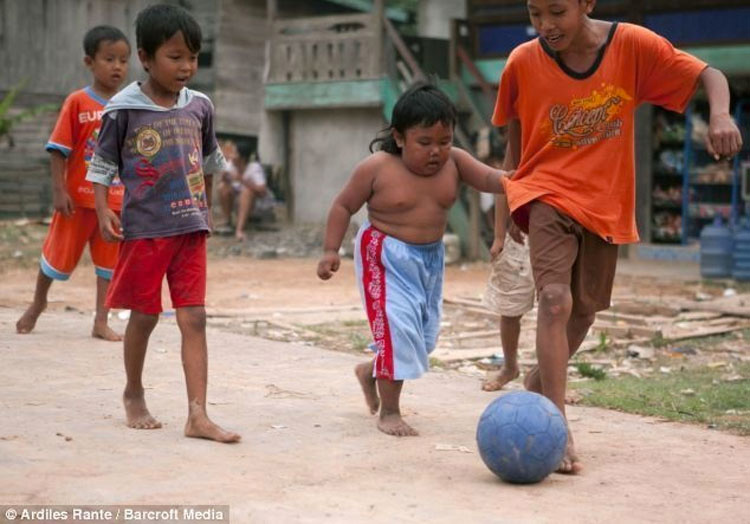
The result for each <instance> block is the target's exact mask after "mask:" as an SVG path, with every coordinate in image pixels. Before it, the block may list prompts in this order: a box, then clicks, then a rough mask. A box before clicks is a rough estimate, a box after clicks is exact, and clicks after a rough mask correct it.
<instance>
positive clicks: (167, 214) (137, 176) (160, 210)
mask: <svg viewBox="0 0 750 524" xmlns="http://www.w3.org/2000/svg"><path fill="white" fill-rule="evenodd" d="M134 86H135V88H136V89H137V90H138V91H137V92H133V89H131V87H132V85H131V87H129V88H128V89H126V90H125V91H131V99H135V102H136V103H133V104H129V105H128V104H127V103H122V102H121V103H120V104H119V105H118V104H117V103H115V104H114V106H113V108H112V109H110V107H109V106H108V107H107V109H105V115H104V118H103V121H102V127H101V131H100V133H99V142H98V144H97V147H96V151H95V158H94V162H92V166H91V167H90V168H89V174H88V178H89V179H90V180H92V181H94V182H99V183H104V184H106V183H107V182H106V180H107V179H109V176H110V175H111V173H112V172H113V171H117V172H119V175H120V179H121V180H122V183H123V185H124V186H125V197H124V200H123V207H122V216H121V220H122V229H123V235H124V236H125V238H126V239H134V238H155V237H167V236H173V235H179V234H184V233H191V232H194V231H208V230H209V226H208V204H207V199H206V182H205V179H204V167H205V168H206V169H207V170H208V169H209V166H212V168H213V167H216V165H217V160H221V158H222V157H221V154H220V150H219V149H218V144H217V142H216V136H215V134H214V128H213V106H212V104H211V102H210V100H209V99H208V98H206V97H205V96H203V95H201V94H199V93H196V92H194V91H189V90H183V91H185V92H184V93H181V96H180V101H179V102H178V104H177V105H176V106H175V107H173V108H170V109H165V108H160V107H158V106H153V107H148V104H149V103H151V102H150V100H148V99H147V97H145V95H143V93H142V92H141V91H140V87H139V86H137V85H134ZM125 94H126V95H127V93H125ZM144 99H145V100H144ZM113 102H117V100H116V99H113ZM144 102H145V103H144ZM151 104H153V103H151ZM97 157H98V158H97ZM219 165H220V164H219ZM213 172H214V169H212V170H211V173H213ZM103 179H104V180H103Z"/></svg>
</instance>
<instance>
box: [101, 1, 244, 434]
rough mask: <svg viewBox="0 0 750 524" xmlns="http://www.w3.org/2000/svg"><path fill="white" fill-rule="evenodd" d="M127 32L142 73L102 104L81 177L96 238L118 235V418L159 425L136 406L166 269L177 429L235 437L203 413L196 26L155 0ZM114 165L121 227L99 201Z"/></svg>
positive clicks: (211, 162)
mask: <svg viewBox="0 0 750 524" xmlns="http://www.w3.org/2000/svg"><path fill="white" fill-rule="evenodd" d="M136 37H137V40H138V57H139V58H140V60H141V63H142V64H143V68H144V69H145V70H146V71H147V73H148V80H146V81H145V82H144V83H142V84H140V83H138V82H133V83H132V84H130V85H129V86H128V87H126V88H125V89H123V91H122V92H120V93H119V94H118V95H117V96H115V97H114V98H113V99H112V100H111V101H110V103H109V105H107V107H106V109H105V111H104V116H103V123H102V129H101V133H100V135H99V143H98V144H97V147H96V152H95V154H94V158H93V159H92V161H91V165H90V167H89V172H88V175H87V178H88V179H89V180H91V181H92V182H94V192H95V195H96V211H97V214H98V216H99V223H100V225H101V229H102V235H103V236H104V237H105V238H108V239H112V240H114V239H118V238H119V239H122V240H123V242H122V246H121V249H120V256H119V258H118V260H117V267H116V268H115V272H114V279H113V281H112V286H111V287H110V289H109V294H108V296H107V304H108V305H109V306H110V307H118V308H125V309H131V310H132V312H131V315H130V320H129V322H128V326H127V328H126V330H125V343H124V345H125V352H124V357H125V372H126V374H127V384H126V386H125V392H124V393H123V401H124V404H125V414H126V417H127V424H128V426H129V427H131V428H136V429H153V428H159V427H161V423H160V422H158V421H157V420H156V419H154V418H153V417H152V416H151V414H150V413H149V411H148V409H147V408H146V401H145V398H144V393H143V383H142V373H143V361H144V358H145V356H146V349H147V347H148V340H149V337H150V335H151V332H152V331H153V330H154V328H155V327H156V324H157V322H158V321H159V313H160V312H161V311H162V307H161V284H162V280H163V278H164V275H166V276H167V282H168V283H169V291H170V295H171V298H172V305H173V306H174V307H175V309H176V317H177V325H178V326H179V328H180V333H181V335H182V365H183V369H184V372H185V381H186V383H187V394H188V419H187V423H186V425H185V435H186V436H188V437H200V438H207V439H212V440H216V441H219V442H237V441H238V440H240V436H239V435H238V434H236V433H232V432H229V431H225V430H224V429H222V428H220V427H219V426H217V425H216V424H214V423H213V422H211V420H210V419H209V418H208V415H207V413H206V390H207V382H208V356H207V353H208V351H207V344H206V310H205V308H204V303H205V295H206V237H207V236H208V233H209V232H210V231H211V218H210V213H209V209H210V203H211V194H210V189H211V175H212V174H213V173H218V172H221V170H222V169H223V168H224V158H223V156H222V154H221V150H220V149H219V146H218V143H217V141H216V136H215V134H214V127H213V118H214V111H213V105H212V104H211V101H210V100H209V99H208V98H207V97H206V96H205V95H203V94H201V93H198V92H197V91H192V90H190V89H188V88H187V87H185V86H186V84H187V82H188V81H189V80H190V79H191V78H192V77H193V75H194V74H195V72H196V70H197V68H198V51H199V50H200V47H201V29H200V26H198V24H197V22H196V21H195V20H194V19H193V17H192V16H190V14H189V13H188V12H187V11H185V10H184V9H182V8H181V7H177V6H173V5H161V4H160V5H153V6H151V7H148V8H146V9H144V10H143V11H141V12H140V13H139V14H138V17H137V19H136ZM118 171H119V174H120V178H121V179H122V183H123V184H124V185H125V199H124V203H123V208H122V232H120V220H119V219H118V217H117V215H116V214H115V213H113V212H112V211H111V210H110V209H109V208H108V207H107V201H106V194H107V186H108V185H109V184H110V183H111V181H112V179H113V178H114V176H115V175H116V174H117V173H118ZM204 173H205V176H204Z"/></svg>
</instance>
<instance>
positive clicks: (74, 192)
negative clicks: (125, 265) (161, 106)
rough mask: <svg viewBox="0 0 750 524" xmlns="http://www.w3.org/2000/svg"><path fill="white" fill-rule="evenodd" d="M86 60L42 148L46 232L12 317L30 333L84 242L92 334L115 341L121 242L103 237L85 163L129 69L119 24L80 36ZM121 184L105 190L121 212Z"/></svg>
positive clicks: (117, 337)
mask: <svg viewBox="0 0 750 524" xmlns="http://www.w3.org/2000/svg"><path fill="white" fill-rule="evenodd" d="M83 48H84V51H85V53H86V55H85V57H84V63H85V64H86V66H87V67H88V68H89V70H90V71H91V74H92V76H93V77H94V81H93V82H92V84H91V85H90V86H88V87H85V88H83V89H80V90H78V91H75V92H73V93H71V94H70V95H69V96H68V98H66V99H65V103H64V104H63V107H62V110H61V111H60V115H59V117H58V120H57V124H56V125H55V129H54V130H53V131H52V135H51V136H50V139H49V141H48V142H47V145H46V146H45V149H46V150H47V151H49V152H50V156H51V170H52V188H53V204H54V207H55V212H54V214H53V216H52V223H51V224H50V228H49V232H48V233H47V238H46V240H45V242H44V246H43V247H42V256H41V260H40V268H39V274H38V276H37V281H36V289H35V291H34V300H33V302H32V303H31V305H30V306H29V307H28V309H27V310H26V312H25V313H24V314H23V315H22V316H21V318H20V319H19V320H18V322H17V323H16V331H18V333H29V332H31V331H32V330H33V329H34V326H35V325H36V321H37V319H38V318H39V315H41V314H42V311H44V309H45V308H46V307H47V294H48V292H49V288H50V286H51V285H52V281H53V280H67V279H68V278H70V275H71V273H72V272H73V270H74V269H75V267H76V265H77V264H78V260H79V259H80V257H81V254H82V253H83V249H84V247H85V246H86V244H89V249H90V252H91V258H92V260H93V262H94V266H95V272H96V277H97V278H96V317H95V318H94V327H93V329H92V331H91V335H92V336H93V337H96V338H102V339H104V340H110V341H118V340H122V337H121V336H120V335H118V334H117V333H115V332H114V331H113V330H112V329H111V328H110V327H109V325H108V323H107V316H108V313H109V309H107V308H106V307H105V305H104V299H105V297H106V295H107V287H108V286H109V280H110V279H111V278H112V270H113V269H114V267H115V264H116V263H117V251H118V248H119V244H117V243H108V242H105V241H104V240H103V239H102V237H101V234H100V232H99V226H98V222H97V218H96V210H95V206H94V190H93V186H92V184H91V182H88V181H87V180H86V169H87V166H88V163H89V160H90V159H91V155H92V154H93V152H94V147H95V146H96V139H97V136H98V134H99V127H100V126H101V117H102V110H103V109H104V106H105V105H106V103H107V100H108V99H109V98H110V97H111V96H113V95H114V94H115V93H116V92H117V90H118V89H119V87H120V85H121V84H122V82H123V81H124V80H125V77H126V76H127V74H128V60H129V59H130V43H129V42H128V39H127V37H126V36H125V35H124V34H123V33H122V31H120V30H119V29H117V28H115V27H111V26H97V27H94V28H93V29H91V30H89V31H88V32H87V33H86V36H85V37H84V39H83ZM122 194H123V188H122V185H121V184H117V185H115V186H113V187H112V188H111V190H110V193H109V205H110V207H111V208H112V209H113V210H115V211H116V212H119V210H120V206H121V203H122Z"/></svg>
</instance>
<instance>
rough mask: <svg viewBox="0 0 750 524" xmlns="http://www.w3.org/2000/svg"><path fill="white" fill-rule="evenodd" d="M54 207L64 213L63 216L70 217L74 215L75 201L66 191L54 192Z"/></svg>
mask: <svg viewBox="0 0 750 524" xmlns="http://www.w3.org/2000/svg"><path fill="white" fill-rule="evenodd" d="M52 205H53V206H54V207H55V211H57V212H59V213H62V215H63V216H65V217H69V216H70V215H72V214H73V209H74V206H73V199H72V198H70V195H69V194H68V192H67V191H66V190H65V189H60V190H59V191H54V192H53V194H52Z"/></svg>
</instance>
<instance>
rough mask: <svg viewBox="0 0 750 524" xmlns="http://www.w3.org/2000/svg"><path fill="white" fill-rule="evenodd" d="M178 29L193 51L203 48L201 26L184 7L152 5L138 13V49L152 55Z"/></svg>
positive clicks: (136, 31) (136, 23)
mask: <svg viewBox="0 0 750 524" xmlns="http://www.w3.org/2000/svg"><path fill="white" fill-rule="evenodd" d="M178 31H179V32H181V33H182V37H183V38H184V39H185V44H186V45H187V47H188V49H190V51H191V52H192V53H197V52H198V51H200V50H201V40H202V38H203V34H202V33H201V27H200V26H199V25H198V22H196V21H195V18H193V16H192V15H191V14H190V13H188V12H187V11H186V10H185V9H183V8H182V7H179V6H176V5H169V4H157V5H152V6H150V7H147V8H146V9H144V10H143V11H141V12H140V13H138V17H137V18H136V19H135V40H136V43H137V44H138V49H143V50H144V51H145V52H146V54H147V55H148V56H151V57H152V56H154V54H156V50H157V49H159V47H161V46H162V44H164V42H166V41H167V40H169V39H170V38H172V37H173V36H174V35H175V34H176V33H177V32H178Z"/></svg>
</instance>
